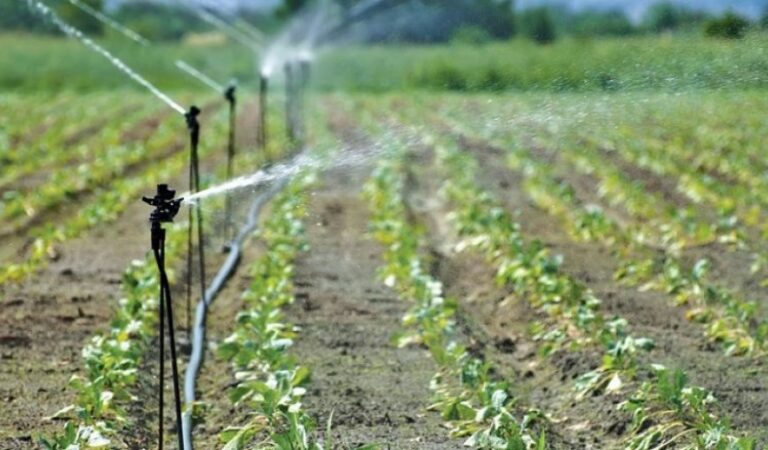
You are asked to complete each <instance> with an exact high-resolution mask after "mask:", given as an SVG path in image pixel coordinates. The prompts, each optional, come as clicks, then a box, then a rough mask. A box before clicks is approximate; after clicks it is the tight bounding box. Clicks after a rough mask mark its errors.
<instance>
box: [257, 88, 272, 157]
mask: <svg viewBox="0 0 768 450" xmlns="http://www.w3.org/2000/svg"><path fill="white" fill-rule="evenodd" d="M268 92H269V77H268V76H267V75H266V74H264V73H262V74H261V76H260V77H259V127H258V133H257V135H256V139H257V144H258V146H259V149H261V151H262V152H264V153H265V156H266V157H267V159H268V157H269V155H266V151H267V94H268Z"/></svg>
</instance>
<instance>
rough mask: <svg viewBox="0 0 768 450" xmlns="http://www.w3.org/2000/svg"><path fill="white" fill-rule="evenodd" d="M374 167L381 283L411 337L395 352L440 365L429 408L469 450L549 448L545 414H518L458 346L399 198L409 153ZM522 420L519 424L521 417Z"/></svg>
mask: <svg viewBox="0 0 768 450" xmlns="http://www.w3.org/2000/svg"><path fill="white" fill-rule="evenodd" d="M388 145H390V146H393V147H394V150H393V154H392V155H391V156H389V157H387V158H385V159H383V160H382V161H381V162H380V163H379V164H378V166H377V167H376V169H375V171H374V173H373V175H372V176H371V178H370V180H369V181H368V182H367V183H366V185H365V188H364V196H365V197H366V199H367V201H368V204H369V208H370V211H371V214H372V219H371V225H370V229H371V234H372V236H373V237H374V239H376V240H377V241H378V242H379V243H380V244H381V245H383V246H384V249H385V251H384V265H383V266H382V267H381V268H380V270H379V276H380V277H381V279H382V280H383V282H384V284H385V285H386V286H388V287H389V288H393V289H395V290H396V291H397V292H398V295H399V296H400V298H401V299H403V300H405V301H408V302H409V303H411V304H412V306H411V308H410V309H409V311H408V312H407V314H406V315H405V316H404V317H403V325H404V326H405V327H406V330H408V331H407V332H406V333H404V334H403V335H401V336H400V337H399V338H398V341H397V342H398V345H399V346H401V347H402V346H406V345H423V346H425V347H426V348H427V349H428V350H429V352H430V354H431V355H432V357H433V359H434V361H435V363H436V364H437V366H438V371H437V373H436V374H435V375H434V377H433V379H432V382H431V383H430V388H431V389H432V390H433V391H434V394H435V403H434V404H433V405H431V407H430V408H431V409H433V410H436V411H439V413H440V415H441V416H442V417H443V419H444V420H446V421H447V422H448V423H449V425H450V434H451V436H454V437H466V438H467V439H466V441H465V445H467V446H471V447H473V448H519V449H524V448H527V449H531V448H535V449H540V450H543V449H545V448H547V441H546V435H545V433H544V432H543V431H539V430H538V428H539V427H540V423H539V422H540V419H541V418H543V416H542V414H541V413H540V412H539V411H537V410H532V409H529V410H522V408H521V407H520V405H518V402H519V400H518V399H517V398H515V397H514V396H513V395H512V393H511V392H510V389H509V383H508V382H506V381H503V380H497V379H494V377H493V376H492V375H491V373H492V372H493V371H492V367H491V365H490V364H488V363H487V362H484V361H483V360H481V359H479V358H477V357H473V356H471V355H470V353H469V352H468V350H467V349H466V347H465V346H463V345H462V344H460V343H459V342H458V340H457V337H456V335H457V333H456V323H455V318H454V317H455V313H456V307H457V305H456V303H455V302H454V301H452V300H450V299H447V298H445V294H444V291H443V285H442V283H441V282H440V281H438V280H436V279H434V278H433V277H432V276H431V275H430V274H429V273H428V272H427V270H425V264H424V262H423V259H422V257H421V254H422V253H423V251H424V248H423V243H422V242H421V236H420V233H419V231H418V229H417V228H416V226H415V225H414V224H411V223H409V221H408V213H407V207H406V205H405V200H404V198H403V190H404V184H405V181H404V180H405V171H406V170H407V169H406V155H407V150H406V148H405V147H403V146H402V145H400V144H399V143H389V144H388ZM521 411H522V415H521V416H520V417H519V418H518V413H519V412H521Z"/></svg>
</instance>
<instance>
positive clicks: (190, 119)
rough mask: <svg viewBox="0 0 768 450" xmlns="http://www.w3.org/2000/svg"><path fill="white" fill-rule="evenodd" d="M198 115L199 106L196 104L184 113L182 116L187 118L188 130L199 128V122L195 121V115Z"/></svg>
mask: <svg viewBox="0 0 768 450" xmlns="http://www.w3.org/2000/svg"><path fill="white" fill-rule="evenodd" d="M199 115H200V108H198V107H197V106H190V108H189V111H187V112H186V113H185V114H184V118H186V119H187V127H188V128H189V129H190V130H195V129H198V128H200V122H198V121H197V116H199Z"/></svg>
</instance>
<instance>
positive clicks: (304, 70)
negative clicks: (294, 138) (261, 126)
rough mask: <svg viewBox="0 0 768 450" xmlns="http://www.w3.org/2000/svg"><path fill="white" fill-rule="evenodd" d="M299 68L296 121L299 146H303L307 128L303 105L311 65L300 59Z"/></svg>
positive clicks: (307, 61) (306, 60)
mask: <svg viewBox="0 0 768 450" xmlns="http://www.w3.org/2000/svg"><path fill="white" fill-rule="evenodd" d="M298 67H299V82H298V87H297V88H296V91H297V98H296V120H297V122H298V128H299V132H298V134H299V136H300V141H301V145H302V146H303V145H304V142H305V138H306V136H307V127H306V122H305V120H304V119H305V104H306V96H307V89H308V88H309V81H310V76H311V74H312V65H311V62H310V61H309V60H308V59H302V60H300V61H299V62H298Z"/></svg>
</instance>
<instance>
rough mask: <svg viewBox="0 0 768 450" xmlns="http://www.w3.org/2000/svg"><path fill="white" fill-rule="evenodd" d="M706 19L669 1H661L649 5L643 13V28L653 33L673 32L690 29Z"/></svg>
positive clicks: (702, 15)
mask: <svg viewBox="0 0 768 450" xmlns="http://www.w3.org/2000/svg"><path fill="white" fill-rule="evenodd" d="M706 19H707V15H706V14H705V13H702V12H698V11H694V10H691V9H689V8H686V7H684V6H681V5H676V4H673V3H672V2H671V1H668V0H666V1H661V2H658V3H655V4H653V5H651V7H650V8H648V10H647V11H646V12H645V16H644V17H643V20H642V24H643V27H644V28H646V29H648V30H650V31H653V32H655V33H663V32H669V31H674V30H677V29H680V28H692V27H695V26H698V25H700V24H701V23H702V22H703V21H705V20H706Z"/></svg>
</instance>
